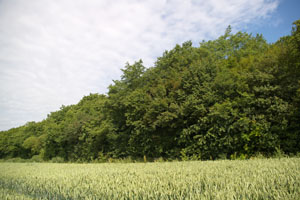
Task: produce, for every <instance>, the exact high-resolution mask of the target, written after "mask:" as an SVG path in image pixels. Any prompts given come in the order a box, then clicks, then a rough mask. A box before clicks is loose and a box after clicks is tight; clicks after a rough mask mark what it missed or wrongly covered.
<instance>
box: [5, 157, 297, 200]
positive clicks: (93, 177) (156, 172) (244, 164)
mask: <svg viewBox="0 0 300 200" xmlns="http://www.w3.org/2000/svg"><path fill="white" fill-rule="evenodd" d="M0 199H284V200H286V199H291V200H295V199H300V158H283V159H257V160H243V161H242V160H236V161H229V160H223V161H189V162H160V163H127V164H125V163H103V164H58V163H0Z"/></svg>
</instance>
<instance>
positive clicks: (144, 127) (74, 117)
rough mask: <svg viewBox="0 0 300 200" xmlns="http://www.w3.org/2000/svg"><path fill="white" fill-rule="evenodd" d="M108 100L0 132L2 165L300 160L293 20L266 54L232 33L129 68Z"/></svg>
mask: <svg viewBox="0 0 300 200" xmlns="http://www.w3.org/2000/svg"><path fill="white" fill-rule="evenodd" d="M122 71H123V75H122V76H121V79H120V80H116V81H114V83H113V84H112V85H110V86H109V91H108V93H107V94H106V95H99V94H91V95H89V96H85V97H84V98H83V99H82V100H81V101H80V102H79V103H78V104H76V105H70V106H62V107H61V109H60V110H59V111H56V112H52V113H51V114H49V115H48V117H47V119H45V120H43V121H42V122H29V123H27V124H26V125H24V126H21V127H18V128H13V129H10V130H8V131H2V132H0V158H14V157H21V158H31V157H32V156H35V157H37V156H39V157H40V158H41V159H43V160H50V159H53V158H57V157H60V158H63V159H64V160H68V161H91V160H95V159H98V160H101V161H105V160H107V159H109V158H125V157H131V158H133V159H137V158H144V159H153V158H158V157H163V158H167V159H176V158H179V159H217V158H249V157H251V156H253V155H256V154H258V153H260V154H263V155H266V156H269V155H272V154H274V152H278V151H281V152H284V153H286V154H295V153H297V152H300V145H299V144H300V123H299V122H300V20H298V21H296V22H295V23H294V26H293V28H292V33H291V35H289V36H285V37H282V38H280V40H279V41H277V42H276V43H274V44H268V43H267V42H266V41H265V40H264V38H263V36H262V35H256V36H252V35H251V34H247V33H242V32H238V33H236V34H232V33H231V30H230V27H228V29H227V30H226V32H225V34H224V35H223V36H221V37H219V38H218V39H216V40H213V41H207V42H205V41H203V42H202V43H200V46H199V47H193V46H192V43H191V42H189V41H188V42H185V43H183V44H182V45H176V46H175V48H174V49H172V50H170V51H166V52H164V54H163V56H162V57H159V58H158V59H157V61H156V63H155V66H154V67H151V68H148V69H146V68H145V67H144V66H143V63H142V61H138V62H135V63H134V64H132V65H130V64H127V65H126V66H125V68H124V69H123V70H122Z"/></svg>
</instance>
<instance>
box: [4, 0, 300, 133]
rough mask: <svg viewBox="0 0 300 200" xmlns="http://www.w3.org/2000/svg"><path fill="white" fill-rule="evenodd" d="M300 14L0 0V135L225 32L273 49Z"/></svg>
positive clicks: (150, 1)
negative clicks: (261, 40) (132, 69)
mask: <svg viewBox="0 0 300 200" xmlns="http://www.w3.org/2000/svg"><path fill="white" fill-rule="evenodd" d="M297 10H300V1H299V0H251V1H249V0H114V1H111V0H0V130H8V129H10V128H13V127H17V126H20V125H24V124H25V123H26V122H29V121H41V120H43V119H45V118H46V117H47V114H49V113H50V112H53V111H56V110H59V108H60V107H61V106H62V105H70V104H76V103H78V101H79V100H80V99H81V98H82V97H83V96H86V95H89V94H90V93H101V94H105V93H107V87H108V86H109V85H110V84H112V83H113V82H112V80H118V79H120V76H121V70H120V69H122V68H123V67H124V66H125V64H126V63H127V62H128V63H130V64H133V63H134V61H137V60H139V59H142V60H143V62H144V65H145V66H146V67H151V66H153V65H154V62H155V60H156V58H157V57H159V56H161V55H162V54H163V52H164V51H165V50H170V49H172V48H173V47H174V46H175V45H176V44H182V43H183V42H185V41H188V40H191V41H192V42H193V45H194V46H199V45H198V44H199V42H201V41H202V40H206V41H207V40H212V39H216V38H218V37H219V36H220V35H222V34H223V33H224V32H225V29H226V27H227V26H228V25H231V27H232V30H233V32H236V31H240V30H241V31H246V32H248V33H253V34H256V33H260V34H263V35H264V37H265V39H266V40H267V41H268V42H270V43H273V42H275V41H276V40H278V39H279V38H280V37H281V36H285V35H288V34H290V31H291V27H292V23H293V21H295V20H297V19H300V14H299V13H300V12H297Z"/></svg>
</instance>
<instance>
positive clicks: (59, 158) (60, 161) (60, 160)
mask: <svg viewBox="0 0 300 200" xmlns="http://www.w3.org/2000/svg"><path fill="white" fill-rule="evenodd" d="M50 162H52V163H63V162H65V160H64V159H63V158H62V157H59V156H57V157H53V158H52V159H51V160H50Z"/></svg>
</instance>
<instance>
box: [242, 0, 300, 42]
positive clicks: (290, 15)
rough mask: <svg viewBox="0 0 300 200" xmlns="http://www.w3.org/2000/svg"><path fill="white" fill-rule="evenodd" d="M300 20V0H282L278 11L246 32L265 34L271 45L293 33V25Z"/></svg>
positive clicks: (246, 29) (251, 26)
mask: <svg viewBox="0 0 300 200" xmlns="http://www.w3.org/2000/svg"><path fill="white" fill-rule="evenodd" d="M298 19H300V1H299V0H280V1H279V5H278V7H277V9H276V10H275V11H274V12H273V13H272V14H271V15H270V16H269V18H267V19H266V20H262V21H261V22H260V23H259V24H252V25H250V26H249V27H248V28H245V29H244V31H246V32H249V33H253V34H255V33H260V34H263V36H264V37H265V39H266V40H267V41H268V42H269V43H274V42H276V41H277V40H278V39H279V38H280V37H282V36H285V35H289V34H290V33H291V27H292V23H293V22H294V21H296V20H298Z"/></svg>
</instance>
